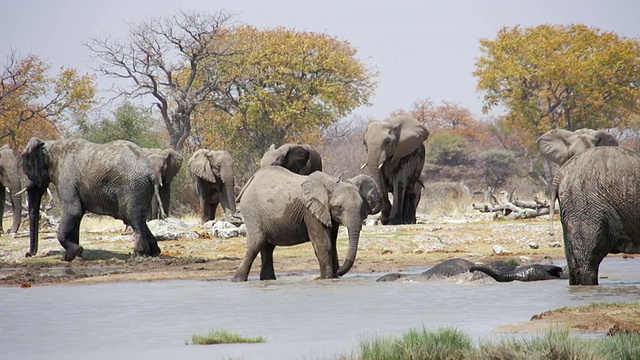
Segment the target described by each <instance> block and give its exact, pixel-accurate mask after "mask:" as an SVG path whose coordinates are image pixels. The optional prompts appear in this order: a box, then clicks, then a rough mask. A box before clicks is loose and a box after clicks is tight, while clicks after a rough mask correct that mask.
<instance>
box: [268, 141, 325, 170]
mask: <svg viewBox="0 0 640 360" xmlns="http://www.w3.org/2000/svg"><path fill="white" fill-rule="evenodd" d="M269 165H277V166H282V167H284V168H286V169H288V170H289V171H293V172H294V173H296V174H300V175H309V174H311V173H312V172H314V171H322V157H321V156H320V153H318V152H317V151H316V150H315V149H314V148H312V147H311V146H309V145H305V144H284V145H281V146H280V147H278V148H276V146H275V145H271V147H269V150H267V151H266V152H265V153H264V155H263V156H262V159H261V160H260V166H261V167H264V166H269Z"/></svg>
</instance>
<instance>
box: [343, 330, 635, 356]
mask: <svg viewBox="0 0 640 360" xmlns="http://www.w3.org/2000/svg"><path fill="white" fill-rule="evenodd" d="M347 358H350V359H360V360H383V359H384V360H422V359H424V360H432V359H433V360H436V359H442V360H445V359H446V360H480V359H493V360H542V359H545V360H546V359H549V360H574V359H580V360H608V359H611V360H613V359H616V360H617V359H640V335H638V334H621V335H616V336H609V337H606V338H601V339H586V338H583V337H580V336H570V334H569V330H568V329H554V330H550V331H549V332H547V333H546V334H543V335H538V336H535V337H532V338H526V339H503V340H499V341H497V342H485V343H481V344H480V345H479V346H477V347H476V346H474V345H473V342H472V341H471V338H470V337H469V336H467V335H465V334H464V333H462V332H461V331H459V330H456V329H453V328H440V329H439V330H437V331H427V330H425V329H424V328H422V329H419V330H418V329H410V330H409V331H408V332H406V333H405V334H403V335H402V336H400V337H381V338H377V339H373V340H367V341H364V342H362V343H361V344H360V347H359V352H358V353H357V354H352V355H351V356H344V357H341V359H347Z"/></svg>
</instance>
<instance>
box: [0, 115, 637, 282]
mask: <svg viewBox="0 0 640 360" xmlns="http://www.w3.org/2000/svg"><path fill="white" fill-rule="evenodd" d="M428 136H429V132H428V131H427V129H426V128H424V126H423V125H422V124H421V123H420V122H418V121H417V120H416V119H414V118H412V117H409V116H397V117H392V118H390V119H387V120H385V121H377V122H371V123H370V124H369V125H368V127H367V129H366V133H365V135H364V139H363V140H364V145H365V147H366V149H367V158H366V162H365V164H364V165H363V166H362V168H361V169H362V173H361V174H360V175H357V176H355V177H353V178H351V179H347V180H343V179H339V178H335V177H333V176H330V175H328V174H326V173H324V172H322V158H321V156H320V154H319V153H318V152H317V151H316V150H314V149H313V148H311V147H310V146H308V145H303V144H285V145H282V146H280V147H278V148H276V147H275V146H272V147H271V148H269V149H268V150H267V151H266V152H265V154H264V156H263V158H262V160H261V162H260V165H261V168H260V169H259V170H258V171H257V172H256V173H255V174H253V176H252V177H251V178H250V179H249V180H248V181H247V183H246V184H245V186H244V187H243V189H242V190H241V191H240V193H239V195H238V197H237V198H236V197H235V194H234V187H235V183H234V174H233V159H232V158H231V155H230V154H229V153H228V152H226V151H214V150H207V149H200V150H197V151H196V152H194V153H193V155H192V156H191V157H190V158H189V160H188V162H187V169H188V173H189V174H190V176H191V178H192V179H193V182H194V184H195V188H196V192H197V194H198V198H199V202H200V210H201V221H202V222H206V221H208V220H212V219H214V217H215V213H216V209H217V207H218V205H219V204H220V205H222V207H223V209H224V210H225V212H226V213H227V214H236V212H237V208H236V203H238V204H239V208H240V213H241V214H242V217H243V218H244V222H245V224H246V227H247V250H246V254H245V256H244V258H243V259H242V261H241V263H240V265H239V267H238V269H237V271H236V274H235V276H234V277H233V280H234V281H246V280H247V277H248V274H249V271H250V268H251V265H252V263H253V261H254V260H255V258H256V257H257V255H258V254H260V255H261V261H262V266H261V271H260V279H262V280H266V279H275V272H274V268H273V251H274V249H275V247H276V246H289V245H295V244H300V243H303V242H311V243H312V245H313V247H314V250H315V253H316V256H317V258H318V262H319V265H320V275H321V277H322V278H333V277H339V276H342V275H344V274H345V273H347V272H348V271H349V269H350V268H351V266H352V265H353V263H354V261H355V258H356V253H357V248H358V242H359V236H360V232H361V229H362V223H363V220H364V219H365V218H366V217H367V216H368V215H371V214H376V213H378V212H380V221H381V222H382V224H409V223H415V222H416V208H417V206H418V202H419V201H420V196H421V190H422V187H423V184H422V182H421V181H420V174H421V173H422V168H423V165H424V160H425V146H424V142H425V141H426V140H427V138H428ZM537 145H538V148H539V150H540V152H541V153H542V155H543V156H544V157H545V158H546V159H547V160H548V161H550V162H553V163H555V164H558V165H560V168H559V169H558V170H557V173H556V176H555V177H554V180H553V184H552V193H551V212H550V214H551V215H550V221H551V223H552V221H553V208H554V203H555V200H556V199H557V200H558V203H559V206H560V219H561V223H562V227H563V235H564V242H565V255H566V258H567V262H568V264H567V266H568V272H569V283H570V284H571V285H597V284H598V268H599V264H600V262H601V261H602V259H603V258H604V257H605V256H606V255H607V254H608V253H620V252H622V253H640V240H639V239H640V171H639V170H640V154H638V153H636V152H635V151H633V150H629V149H626V148H623V147H620V146H618V142H617V140H616V139H615V137H613V136H612V135H610V134H609V133H608V132H606V131H596V130H590V129H581V130H577V131H575V132H571V131H567V130H562V129H557V130H552V131H549V132H547V133H546V134H544V135H542V136H541V137H540V138H539V139H538V140H537ZM182 162H183V159H182V156H181V155H180V154H179V153H178V152H177V151H175V150H173V149H143V148H140V147H138V146H137V145H135V144H133V143H131V142H128V141H124V140H117V141H113V142H110V143H106V144H95V143H91V142H88V141H85V140H82V139H65V140H55V141H43V140H40V139H38V138H32V139H31V140H30V141H29V142H28V144H27V146H26V147H25V149H24V151H23V152H22V169H23V171H24V174H25V175H26V176H27V178H28V183H27V186H26V187H25V190H22V191H21V190H20V189H21V186H20V180H19V176H18V175H17V174H18V173H19V171H18V165H17V163H18V162H17V161H16V158H15V157H14V156H13V153H12V150H11V149H10V148H9V147H8V146H6V145H5V146H3V147H1V148H0V169H2V172H0V185H1V186H3V188H6V189H8V190H9V193H10V200H11V204H12V207H13V213H14V216H13V223H12V227H11V229H10V231H12V232H15V231H17V230H18V227H19V226H20V220H21V206H22V205H21V201H20V194H21V193H22V192H23V191H26V193H27V200H28V205H29V206H28V208H29V220H30V226H29V232H30V248H29V252H28V253H27V256H32V255H35V254H36V252H37V247H38V232H39V218H40V211H39V209H40V204H41V201H42V196H43V194H44V193H45V192H46V191H47V188H48V187H49V185H50V184H54V185H55V188H56V191H57V193H58V198H59V201H60V205H61V208H62V216H61V219H60V223H59V227H58V232H57V237H58V241H59V242H60V244H61V245H62V247H63V248H64V249H65V255H64V259H65V260H66V261H71V260H73V259H74V258H76V257H78V256H81V255H82V251H83V249H82V247H81V246H80V245H79V229H80V221H81V220H82V217H83V215H84V214H85V213H87V212H91V213H95V214H100V215H110V216H112V217H114V218H116V219H120V220H122V221H123V222H124V223H125V224H126V225H128V226H130V227H131V228H132V229H133V232H134V238H135V252H136V254H138V255H147V256H157V255H159V254H160V248H159V247H158V243H157V240H156V238H155V237H154V235H153V234H152V233H151V231H150V230H149V228H148V226H147V223H146V222H147V220H149V219H157V218H164V217H166V216H167V215H168V211H169V204H170V196H171V191H170V184H171V181H172V179H173V178H174V177H175V176H176V175H177V174H178V172H179V170H180V168H181V166H182ZM389 193H391V194H392V199H393V201H390V200H389V197H388V194H389ZM0 197H1V198H0V212H2V210H4V204H5V191H0ZM340 225H342V226H344V227H345V228H346V229H347V232H348V238H349V249H348V253H347V255H346V258H345V260H344V262H343V263H342V264H340V263H339V261H338V254H337V250H336V241H337V236H338V228H339V226H340ZM1 226H2V224H1V222H0V231H2V230H3V229H2V227H1ZM538 270H540V268H536V269H535V271H538ZM527 271H529V270H527ZM545 271H546V270H545ZM554 276H555V273H554ZM391 277H393V276H391Z"/></svg>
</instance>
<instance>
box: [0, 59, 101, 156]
mask: <svg viewBox="0 0 640 360" xmlns="http://www.w3.org/2000/svg"><path fill="white" fill-rule="evenodd" d="M49 70H50V69H49V65H47V64H46V63H45V62H44V61H42V60H41V59H39V58H38V57H37V56H34V55H28V56H26V57H19V56H18V55H17V54H16V53H11V54H9V56H8V57H7V60H6V61H5V63H4V64H3V66H2V69H1V70H0V139H5V141H4V142H9V144H10V146H11V147H12V148H13V149H20V148H22V147H23V146H24V144H25V143H26V141H27V140H28V139H29V138H30V137H32V136H39V137H43V138H55V137H57V136H58V133H59V131H60V129H59V128H58V126H60V123H61V122H62V120H64V119H66V117H67V116H68V115H69V113H70V112H84V111H87V110H88V109H89V107H90V106H91V105H92V104H93V102H94V96H95V86H94V84H93V78H92V77H90V76H86V75H85V76H80V75H78V74H77V72H76V70H75V69H61V71H60V73H59V74H58V76H57V77H55V76H52V75H50V73H49Z"/></svg>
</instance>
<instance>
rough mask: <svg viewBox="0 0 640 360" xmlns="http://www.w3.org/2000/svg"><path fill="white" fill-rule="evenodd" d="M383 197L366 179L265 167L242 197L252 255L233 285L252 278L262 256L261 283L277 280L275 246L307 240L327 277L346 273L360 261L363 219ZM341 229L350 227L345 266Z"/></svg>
mask: <svg viewBox="0 0 640 360" xmlns="http://www.w3.org/2000/svg"><path fill="white" fill-rule="evenodd" d="M381 197H382V194H381V193H380V190H378V187H377V185H376V184H375V181H374V180H373V179H372V178H370V177H369V176H366V175H358V176H356V177H354V178H352V179H350V180H349V181H340V180H338V179H337V178H334V177H331V176H329V175H327V174H325V173H322V172H319V171H316V172H314V173H313V174H311V175H309V176H303V175H298V174H294V173H292V172H291V171H288V170H287V169H285V168H282V167H279V166H267V167H264V168H261V169H260V170H258V171H257V172H256V173H255V174H254V175H253V177H252V178H251V179H250V180H249V182H248V183H247V185H246V186H245V187H244V189H243V191H242V193H241V194H240V209H241V210H240V211H241V212H242V215H243V216H244V220H245V224H246V226H247V252H246V254H245V256H244V259H242V262H241V263H240V266H239V267H238V269H237V271H236V274H235V276H234V278H233V281H246V280H247V277H248V275H249V271H250V270H251V265H252V264H253V260H255V258H256V256H257V255H258V253H260V255H261V259H262V268H261V271H260V280H270V279H271V280H273V279H275V278H276V276H275V272H274V269H273V250H274V249H275V247H276V246H290V245H297V244H301V243H303V242H307V241H311V243H312V244H313V248H314V250H315V253H316V256H317V257H318V262H319V263H320V276H321V277H322V278H323V279H327V278H335V277H338V276H342V275H344V274H346V273H347V271H349V269H351V266H352V265H353V263H354V261H355V258H356V252H357V250H358V240H359V237H360V230H361V229H362V221H363V220H364V218H365V217H366V216H367V215H369V214H375V213H377V212H378V211H380V206H381ZM339 225H343V226H346V228H347V231H348V234H349V251H348V254H347V257H346V259H345V261H344V263H343V264H342V266H340V267H339V263H338V252H337V249H336V240H337V237H338V227H339Z"/></svg>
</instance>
